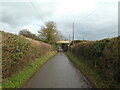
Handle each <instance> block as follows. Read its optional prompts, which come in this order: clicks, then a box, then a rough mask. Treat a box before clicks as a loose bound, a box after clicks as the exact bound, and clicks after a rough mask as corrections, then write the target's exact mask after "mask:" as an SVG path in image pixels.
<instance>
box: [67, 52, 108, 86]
mask: <svg viewBox="0 0 120 90" xmlns="http://www.w3.org/2000/svg"><path fill="white" fill-rule="evenodd" d="M66 54H67V56H68V57H69V58H70V60H71V61H72V62H73V63H74V64H75V65H76V66H77V67H78V68H79V69H80V71H81V72H82V73H83V74H84V75H85V77H86V78H87V79H88V80H89V81H90V82H91V84H92V86H93V87H95V88H108V87H109V86H107V83H109V81H105V80H104V78H102V77H103V74H102V73H101V72H100V71H98V70H96V69H94V68H90V67H88V64H89V63H88V62H85V61H82V60H80V59H78V58H77V57H76V56H74V55H73V54H72V53H71V52H67V53H66Z"/></svg>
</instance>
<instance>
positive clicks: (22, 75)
mask: <svg viewBox="0 0 120 90" xmlns="http://www.w3.org/2000/svg"><path fill="white" fill-rule="evenodd" d="M55 54H56V52H51V53H48V54H46V55H45V56H42V57H41V58H39V59H36V60H35V61H34V62H33V63H32V64H30V65H28V66H26V67H25V68H24V69H22V70H21V71H19V72H17V73H16V74H14V75H12V76H11V77H9V78H5V79H3V83H2V88H21V87H22V86H23V85H24V84H25V83H26V82H27V81H28V79H29V78H30V77H32V75H33V74H34V73H35V72H36V71H37V70H38V69H39V68H40V67H41V66H42V65H43V64H44V63H45V62H47V61H48V60H49V59H51V58H52V57H53V56H55Z"/></svg>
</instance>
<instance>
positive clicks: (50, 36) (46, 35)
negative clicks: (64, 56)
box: [38, 21, 58, 44]
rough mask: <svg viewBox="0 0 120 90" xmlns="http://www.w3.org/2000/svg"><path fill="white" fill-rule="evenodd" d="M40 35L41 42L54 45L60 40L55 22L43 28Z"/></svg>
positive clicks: (48, 23)
mask: <svg viewBox="0 0 120 90" xmlns="http://www.w3.org/2000/svg"><path fill="white" fill-rule="evenodd" d="M38 33H39V36H40V38H41V40H43V41H45V42H47V43H49V44H54V43H55V42H56V41H57V40H58V30H57V28H56V24H55V23H54V22H53V21H50V22H47V23H46V25H45V26H42V27H41V30H39V31H38Z"/></svg>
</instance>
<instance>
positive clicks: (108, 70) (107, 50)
mask: <svg viewBox="0 0 120 90" xmlns="http://www.w3.org/2000/svg"><path fill="white" fill-rule="evenodd" d="M119 38H120V37H116V38H112V39H103V40H99V41H84V42H81V43H78V44H75V46H71V47H70V51H71V52H72V53H74V55H76V56H77V57H78V58H80V59H81V58H84V60H85V61H88V63H89V67H91V68H96V69H98V70H99V71H101V73H104V76H103V78H104V79H105V80H109V82H110V83H109V87H115V86H116V85H117V86H119V85H118V83H119V80H120V67H119V65H118V64H119V58H118V56H120V54H119V53H118V48H119V47H120V46H119V45H118V43H119V42H120V40H119Z"/></svg>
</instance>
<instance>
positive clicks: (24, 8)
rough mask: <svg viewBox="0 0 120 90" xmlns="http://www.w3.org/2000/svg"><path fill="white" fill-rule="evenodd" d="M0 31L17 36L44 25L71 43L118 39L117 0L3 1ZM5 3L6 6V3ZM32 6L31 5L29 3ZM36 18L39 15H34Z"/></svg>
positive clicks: (0, 11) (0, 14)
mask: <svg viewBox="0 0 120 90" xmlns="http://www.w3.org/2000/svg"><path fill="white" fill-rule="evenodd" d="M3 1H4V2H0V17H1V18H0V29H1V30H3V31H6V32H10V33H14V34H18V33H19V31H20V30H21V29H29V30H30V31H31V32H32V33H37V31H38V30H39V29H40V27H41V26H43V25H45V22H47V21H54V22H55V23H56V26H57V28H58V30H59V31H61V32H62V34H63V35H65V36H66V37H67V38H68V37H69V34H70V36H71V38H72V24H73V22H74V23H75V39H87V40H99V39H103V38H111V37H116V36H117V35H118V1H119V0H16V1H17V2H15V0H3ZM8 1H9V2H8ZM31 2H32V3H31ZM38 14H39V15H38Z"/></svg>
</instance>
